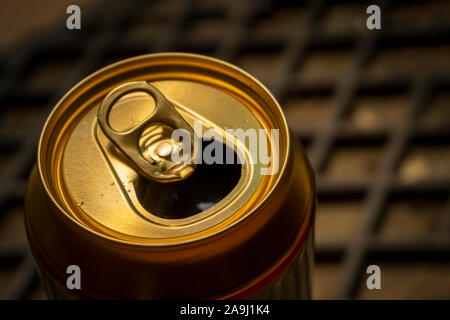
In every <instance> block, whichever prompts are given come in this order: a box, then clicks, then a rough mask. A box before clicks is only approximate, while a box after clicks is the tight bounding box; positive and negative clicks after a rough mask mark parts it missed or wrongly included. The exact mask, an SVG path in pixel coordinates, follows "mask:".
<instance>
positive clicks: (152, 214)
mask: <svg viewBox="0 0 450 320" xmlns="http://www.w3.org/2000/svg"><path fill="white" fill-rule="evenodd" d="M198 124H200V128H198ZM179 128H184V129H185V130H186V132H188V133H189V134H190V135H191V136H189V137H192V141H194V142H192V141H191V142H190V143H188V144H187V145H188V146H189V148H191V147H192V148H193V149H189V150H190V151H192V150H194V152H192V153H188V157H187V158H184V159H185V160H186V159H187V160H191V158H189V157H190V156H191V157H192V159H193V160H194V161H192V162H189V161H185V162H182V163H181V162H176V161H174V160H172V159H173V158H168V154H171V155H173V153H174V152H175V151H174V150H175V149H177V148H178V149H179V147H180V145H181V144H182V143H185V142H186V141H188V139H186V141H185V140H184V138H183V139H180V140H179V141H178V140H177V141H175V140H174V138H173V133H174V130H175V129H179ZM230 131H231V132H232V133H233V132H234V133H236V134H237V136H238V135H239V132H240V134H243V135H244V138H242V137H241V138H239V137H237V136H233V135H229V132H230ZM252 132H256V133H257V134H258V135H257V138H256V139H258V140H257V141H258V145H259V147H260V148H263V147H264V148H265V150H268V152H267V154H266V155H265V159H262V160H261V161H259V159H256V160H257V161H255V159H254V158H255V152H253V151H254V150H253V151H252V148H253V147H255V140H252V139H251V138H252V134H251V133H252ZM259 133H266V134H265V135H264V134H259ZM253 138H254V137H253ZM199 141H200V143H199V144H196V142H199ZM196 145H200V149H197V150H195V146H196ZM218 146H219V147H220V146H222V147H223V149H220V148H217V149H215V148H216V147H218ZM178 149H177V150H178ZM212 150H213V151H212ZM220 150H222V153H221V151H220ZM230 150H231V151H230ZM208 152H209V153H208ZM207 153H208V154H209V156H210V157H211V156H214V157H215V158H214V159H216V160H217V159H219V160H217V161H215V162H213V163H211V161H210V160H208V158H203V159H202V157H201V155H205V154H207ZM257 153H258V152H257ZM257 153H256V155H257ZM199 154H200V159H202V161H200V162H199V161H198V159H199V157H198V155H199ZM262 158H264V157H262ZM220 159H223V161H220ZM263 160H264V161H263ZM180 163H181V164H180ZM269 168H270V170H269ZM315 198H316V193H315V185H314V176H313V172H312V170H311V167H310V165H309V163H308V160H307V158H306V156H305V153H304V151H303V149H302V147H301V146H300V145H299V143H298V142H297V140H296V139H295V137H294V136H293V135H292V134H291V133H290V131H289V129H288V126H287V122H286V119H285V117H284V115H283V113H282V110H281V108H280V106H279V104H278V102H277V101H276V100H275V98H274V97H273V96H272V95H271V94H270V93H269V91H268V90H267V89H266V88H265V87H264V86H263V85H262V84H261V83H260V82H258V81H257V80H256V79H255V78H253V77H252V76H251V75H249V74H247V73H246V72H244V71H243V70H241V69H239V68H237V67H235V66H233V65H231V64H228V63H226V62H223V61H220V60H217V59H213V58H210V57H206V56H201V55H195V54H185V53H163V54H150V55H144V56H138V57H134V58H131V59H127V60H123V61H120V62H118V63H115V64H113V65H110V66H108V67H106V68H104V69H102V70H100V71H98V72H96V73H94V74H92V75H90V76H89V77H87V78H86V79H84V80H82V81H81V82H79V83H78V84H77V85H76V86H75V87H74V88H72V89H71V90H70V91H69V92H68V93H67V94H66V95H65V96H64V97H63V98H62V99H61V100H60V101H59V102H58V104H57V105H56V106H55V107H54V109H53V111H52V113H51V114H50V116H49V117H48V119H47V122H46V124H45V126H44V128H43V131H42V135H41V137H40V141H39V146H38V152H37V163H36V166H35V167H34V169H33V170H32V172H31V175H30V179H29V184H28V189H27V196H26V203H25V224H26V229H27V234H28V239H29V243H30V247H31V250H32V253H33V255H34V257H35V260H36V262H37V265H38V269H39V272H40V276H41V279H42V281H43V283H44V286H45V289H46V292H47V295H48V297H49V298H52V299H248V298H253V299H307V298H310V297H311V273H312V264H313V225H314V212H315ZM73 266H75V267H76V268H78V271H79V272H78V276H79V286H78V287H77V286H76V285H75V287H73V286H72V287H71V286H70V284H69V282H70V281H72V280H73V279H72V278H71V277H72V276H73V275H74V274H75V273H76V272H75V271H73V270H75V269H73V268H74V267H73ZM72 271H73V273H72ZM75 282H76V281H75Z"/></svg>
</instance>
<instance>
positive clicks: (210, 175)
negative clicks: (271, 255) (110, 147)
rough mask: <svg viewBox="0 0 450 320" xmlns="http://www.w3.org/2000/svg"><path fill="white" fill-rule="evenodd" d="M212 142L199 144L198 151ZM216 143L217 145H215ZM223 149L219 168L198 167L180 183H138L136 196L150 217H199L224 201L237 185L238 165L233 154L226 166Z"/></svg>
mask: <svg viewBox="0 0 450 320" xmlns="http://www.w3.org/2000/svg"><path fill="white" fill-rule="evenodd" d="M210 143H213V141H210V140H202V150H204V149H205V148H206V146H208V145H209V144H210ZM215 143H219V142H215ZM222 145H223V152H222V155H223V159H222V163H223V164H217V163H213V164H205V163H202V164H198V165H197V168H196V169H195V171H194V173H193V174H192V175H191V176H190V177H188V178H186V179H185V180H182V181H177V182H171V183H168V184H167V183H164V184H162V183H159V182H155V181H152V180H148V179H140V181H139V184H138V185H137V187H136V196H137V198H138V200H139V202H140V204H141V205H142V206H143V207H144V208H145V209H146V210H147V211H149V212H151V213H152V214H154V215H156V216H158V217H160V218H165V219H183V218H187V217H190V216H193V215H195V214H197V213H200V212H202V211H204V210H206V209H208V208H210V207H212V206H213V205H215V204H216V203H218V202H219V201H220V200H222V199H223V198H225V197H226V196H227V195H228V194H229V193H230V192H231V191H232V190H233V189H234V187H236V185H237V184H238V182H239V179H240V178H241V170H242V165H241V164H239V163H237V159H238V156H237V154H236V152H234V151H233V153H234V156H233V159H234V161H233V163H232V164H231V163H228V164H226V161H225V158H226V154H227V153H230V152H231V148H230V147H228V146H227V145H225V144H222Z"/></svg>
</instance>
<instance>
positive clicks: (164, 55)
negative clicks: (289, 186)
mask: <svg viewBox="0 0 450 320" xmlns="http://www.w3.org/2000/svg"><path fill="white" fill-rule="evenodd" d="M146 57H154V58H167V57H187V58H197V59H203V60H206V61H209V62H212V63H215V64H218V65H222V66H225V67H227V68H228V69H231V70H232V71H235V72H237V73H239V74H241V75H244V76H245V77H246V78H248V79H249V80H250V81H251V82H253V83H254V84H256V85H257V86H259V88H260V89H262V91H263V92H264V93H265V94H267V95H268V96H269V98H270V99H271V100H272V101H271V102H273V104H274V106H275V108H276V111H278V113H279V116H280V120H281V121H280V127H282V128H279V129H281V130H283V131H284V134H285V136H286V141H285V143H286V151H285V157H284V159H283V161H282V162H281V166H280V168H279V174H278V177H277V178H276V180H275V181H274V183H273V184H272V186H271V187H270V189H269V190H268V191H267V193H266V194H265V195H264V197H263V198H261V199H260V200H259V203H258V204H257V205H256V206H255V207H253V208H252V209H251V210H250V211H248V212H247V213H246V214H245V215H243V216H242V217H240V218H238V219H237V220H236V221H233V222H232V223H231V224H230V225H228V226H227V227H226V228H223V229H221V230H218V231H217V232H216V233H214V235H207V236H202V237H198V238H194V239H189V240H185V241H183V242H180V243H176V244H172V243H157V244H155V243H140V242H132V241H128V240H123V239H117V238H115V237H112V236H109V235H106V234H103V233H100V232H98V231H96V230H94V229H91V228H88V227H87V226H86V225H83V224H82V223H81V222H80V221H78V220H77V219H75V218H74V217H73V216H72V215H71V214H69V213H68V212H67V210H66V209H65V208H64V207H63V206H61V204H60V203H59V202H58V200H57V199H56V198H55V196H54V195H53V193H52V191H51V190H50V188H49V186H48V185H47V183H46V179H45V177H44V173H43V168H42V157H43V155H42V146H43V144H44V136H45V134H46V133H47V130H48V127H49V126H50V121H51V120H52V119H53V117H54V115H55V113H56V112H57V111H58V109H59V107H60V105H61V104H62V103H63V101H65V100H66V99H67V97H69V96H70V95H71V94H73V92H75V91H76V90H77V89H78V88H79V87H81V86H82V85H83V84H84V83H86V82H88V81H89V80H91V79H93V78H95V77H96V76H98V75H99V74H101V73H103V72H105V71H106V70H107V69H109V68H111V67H114V66H120V65H121V64H126V63H130V62H133V61H135V60H136V61H138V60H140V59H143V58H146ZM290 146H291V137H290V134H289V129H288V125H287V120H286V117H285V115H284V113H283V111H282V109H281V106H280V104H279V103H278V101H277V100H276V99H275V97H274V96H273V94H272V93H271V92H270V91H269V90H268V89H267V87H266V86H265V85H264V84H262V83H261V82H260V81H259V80H258V79H256V78H255V77H253V76H252V75H250V74H249V73H248V72H246V71H245V70H243V69H241V68H239V67H237V66H235V65H233V64H231V63H229V62H226V61H223V60H220V59H217V58H213V57H209V56H205V55H200V54H195V53H185V52H165V53H151V54H144V55H139V56H134V57H131V58H128V59H123V60H120V61H118V62H115V63H113V64H110V65H107V66H105V67H103V68H101V69H99V70H97V71H95V72H93V73H92V74H90V75H88V76H87V77H85V78H83V79H82V80H80V81H79V82H78V83H77V84H76V85H75V86H73V87H72V88H71V89H70V90H69V91H67V93H66V94H64V95H63V96H62V97H61V99H59V101H58V102H57V103H56V105H55V107H54V108H53V109H52V111H51V112H50V114H49V116H48V117H47V119H46V121H45V124H44V126H43V129H42V132H41V135H40V138H39V143H38V152H37V168H38V173H39V178H40V180H41V182H42V186H43V189H44V190H45V193H46V195H47V197H48V198H49V199H50V200H51V202H52V203H53V205H54V206H56V208H57V209H58V210H59V211H61V212H62V213H63V215H62V216H64V219H66V221H68V222H69V223H74V224H75V225H76V226H77V227H81V230H83V231H84V232H85V233H86V234H87V235H90V236H94V237H96V238H99V239H101V240H104V241H108V242H111V241H112V242H114V243H116V244H118V245H125V246H133V247H144V248H146V247H171V246H174V245H175V246H177V245H183V244H188V243H193V242H198V241H201V240H204V239H205V238H210V237H215V236H217V235H219V234H221V233H223V232H225V231H227V230H229V229H231V228H233V227H235V226H236V225H238V224H240V223H242V222H243V221H244V220H245V219H247V218H249V217H250V216H252V214H253V213H254V212H255V211H257V210H258V209H260V208H261V207H262V206H263V205H264V204H265V203H266V202H267V201H268V199H269V198H270V197H271V196H272V195H273V193H274V190H275V189H276V187H277V185H278V184H279V181H280V180H281V179H282V177H283V176H284V174H285V172H286V167H287V162H288V159H289V157H290V153H291V152H292V151H291V148H290Z"/></svg>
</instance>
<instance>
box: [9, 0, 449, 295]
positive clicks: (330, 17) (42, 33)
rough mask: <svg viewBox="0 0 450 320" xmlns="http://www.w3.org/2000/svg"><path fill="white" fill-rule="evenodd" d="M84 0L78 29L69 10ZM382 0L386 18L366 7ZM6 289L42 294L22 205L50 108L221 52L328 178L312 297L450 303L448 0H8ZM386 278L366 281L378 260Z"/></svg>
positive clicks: (321, 186)
mask: <svg viewBox="0 0 450 320" xmlns="http://www.w3.org/2000/svg"><path fill="white" fill-rule="evenodd" d="M70 4H78V5H79V6H80V7H81V30H73V31H70V30H68V29H67V28H66V23H65V20H66V18H67V16H68V15H67V14H66V8H67V6H68V5H70ZM370 4H377V5H379V6H380V7H381V17H382V22H381V26H382V29H381V30H374V31H370V30H368V29H367V28H366V19H367V17H368V14H366V8H367V6H368V5H370ZM0 8H1V10H0V177H1V178H0V179H1V180H0V181H1V184H0V298H3V299H18V298H22V299H45V294H44V292H43V289H42V287H41V284H40V282H39V278H38V276H37V273H36V271H35V267H34V264H33V259H32V258H31V256H30V253H29V251H28V247H27V241H26V235H25V230H24V225H23V202H24V195H25V188H26V183H27V178H28V174H29V172H30V169H31V167H32V166H33V163H34V161H35V154H36V150H37V141H38V138H39V134H40V131H41V129H42V125H43V123H44V121H45V118H46V117H47V115H48V114H49V112H50V110H51V109H52V108H53V106H54V105H55V103H56V102H57V101H58V100H59V99H60V98H61V97H62V95H63V94H64V93H65V92H66V91H67V90H68V89H70V88H71V87H72V86H73V85H75V84H76V83H77V82H78V81H80V80H81V79H83V78H84V77H85V76H87V75H88V74H90V73H92V72H93V71H95V70H97V69H99V68H101V67H103V66H106V65H108V64H110V63H112V62H115V61H118V60H121V59H124V58H128V57H132V56H135V55H140V54H145V53H152V52H162V51H185V52H195V53H201V54H206V55H210V56H214V57H218V58H220V59H224V60H226V61H229V62H231V63H233V64H236V65H238V66H240V67H242V68H243V69H244V70H246V71H248V72H249V73H251V74H253V75H254V76H256V77H257V78H258V79H259V80H261V81H262V82H263V83H264V84H265V85H267V87H268V88H269V89H270V90H271V91H272V92H273V93H274V95H275V96H276V97H277V99H278V100H279V101H280V103H281V105H282V107H283V109H284V112H285V114H286V116H287V120H288V122H289V125H290V127H291V129H292V131H293V132H294V133H295V135H296V136H297V138H298V139H299V140H300V141H301V142H302V144H303V145H304V146H305V147H306V149H307V151H308V154H309V158H310V160H311V162H312V164H313V166H314V168H315V171H316V177H317V182H318V200H319V206H318V212H317V219H316V266H315V271H314V279H313V281H314V293H313V295H314V297H315V298H317V299H334V298H337V299H354V298H356V299H438V298H441V299H450V197H449V195H450V139H449V137H450V126H449V124H450V19H449V14H450V1H447V0H442V1H439V0H429V1H390V2H389V1H370V2H364V1H310V2H303V1H265V0H254V1H242V0H241V1H238V0H234V1H231V0H220V1H207V0H198V1H183V0H180V1H177V0H163V1H125V0H124V1H89V0H82V1H66V0H59V1H51V0H39V1H35V0H34V1H33V0H17V1H5V0H2V1H0ZM371 264H376V265H379V266H380V268H381V286H382V289H381V290H368V289H367V288H366V285H365V283H366V278H367V275H366V273H365V271H366V268H367V266H368V265H371Z"/></svg>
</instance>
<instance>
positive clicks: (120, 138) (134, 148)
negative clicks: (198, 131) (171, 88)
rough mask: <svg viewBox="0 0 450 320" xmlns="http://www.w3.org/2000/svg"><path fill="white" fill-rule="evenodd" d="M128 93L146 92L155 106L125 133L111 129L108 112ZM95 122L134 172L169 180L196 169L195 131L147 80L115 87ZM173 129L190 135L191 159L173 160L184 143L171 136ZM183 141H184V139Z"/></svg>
mask: <svg viewBox="0 0 450 320" xmlns="http://www.w3.org/2000/svg"><path fill="white" fill-rule="evenodd" d="M131 92H145V93H148V94H149V95H151V96H152V97H153V98H154V100H155V109H154V110H153V112H152V113H151V114H150V115H149V116H148V117H147V118H146V119H145V120H144V121H142V122H141V123H140V124H138V125H137V126H135V127H134V128H132V129H130V130H128V131H126V132H118V131H116V130H114V129H113V128H112V127H111V125H110V123H109V114H110V111H111V109H112V107H113V106H114V104H115V103H116V102H117V101H118V100H119V99H120V98H121V97H123V96H124V95H126V94H128V93H131ZM97 119H98V123H99V125H100V128H101V129H102V131H103V133H104V134H105V135H106V137H107V138H108V139H109V140H110V141H111V142H112V143H113V144H114V145H115V146H116V147H117V148H118V149H119V150H120V151H122V152H123V153H124V154H125V156H126V157H127V158H128V159H129V160H130V161H131V163H132V164H134V167H135V168H136V169H137V171H138V172H139V173H140V174H141V175H143V176H144V177H146V178H147V179H151V180H154V181H158V182H172V181H178V180H183V179H185V178H187V177H188V176H189V175H191V174H192V172H193V171H194V169H195V164H194V161H193V160H194V158H193V157H194V152H193V150H194V149H193V145H194V143H195V140H194V139H195V134H194V130H193V129H192V127H191V126H190V125H189V124H188V123H187V122H186V121H185V120H184V119H183V117H182V116H181V115H180V114H179V113H178V112H177V111H176V110H175V108H174V106H173V105H172V104H171V103H170V102H169V100H167V98H166V97H165V96H164V95H163V94H162V93H161V92H160V91H159V90H158V89H156V88H155V87H154V86H152V85H150V84H149V83H148V82H146V81H136V82H128V83H125V84H123V85H120V86H118V87H117V88H115V89H114V90H112V91H111V92H110V93H108V95H107V96H106V97H105V99H104V100H103V102H102V103H101V105H100V108H99V110H98V113H97ZM149 128H150V131H151V132H150V134H149V136H150V138H148V139H147V143H145V148H144V150H142V147H141V146H140V141H141V138H142V136H143V134H144V131H145V132H147V131H148V130H149ZM152 128H154V129H152ZM175 129H185V130H187V132H188V133H189V135H190V138H191V139H190V146H189V147H190V148H191V150H190V153H189V154H188V155H190V158H189V159H187V160H188V161H186V159H183V157H178V159H180V161H177V162H174V161H173V160H172V159H173V157H172V154H173V153H178V154H179V152H180V150H182V149H181V148H182V147H183V143H182V142H179V141H175V140H172V139H171V133H172V131H173V130H175ZM183 142H184V143H185V141H183Z"/></svg>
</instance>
